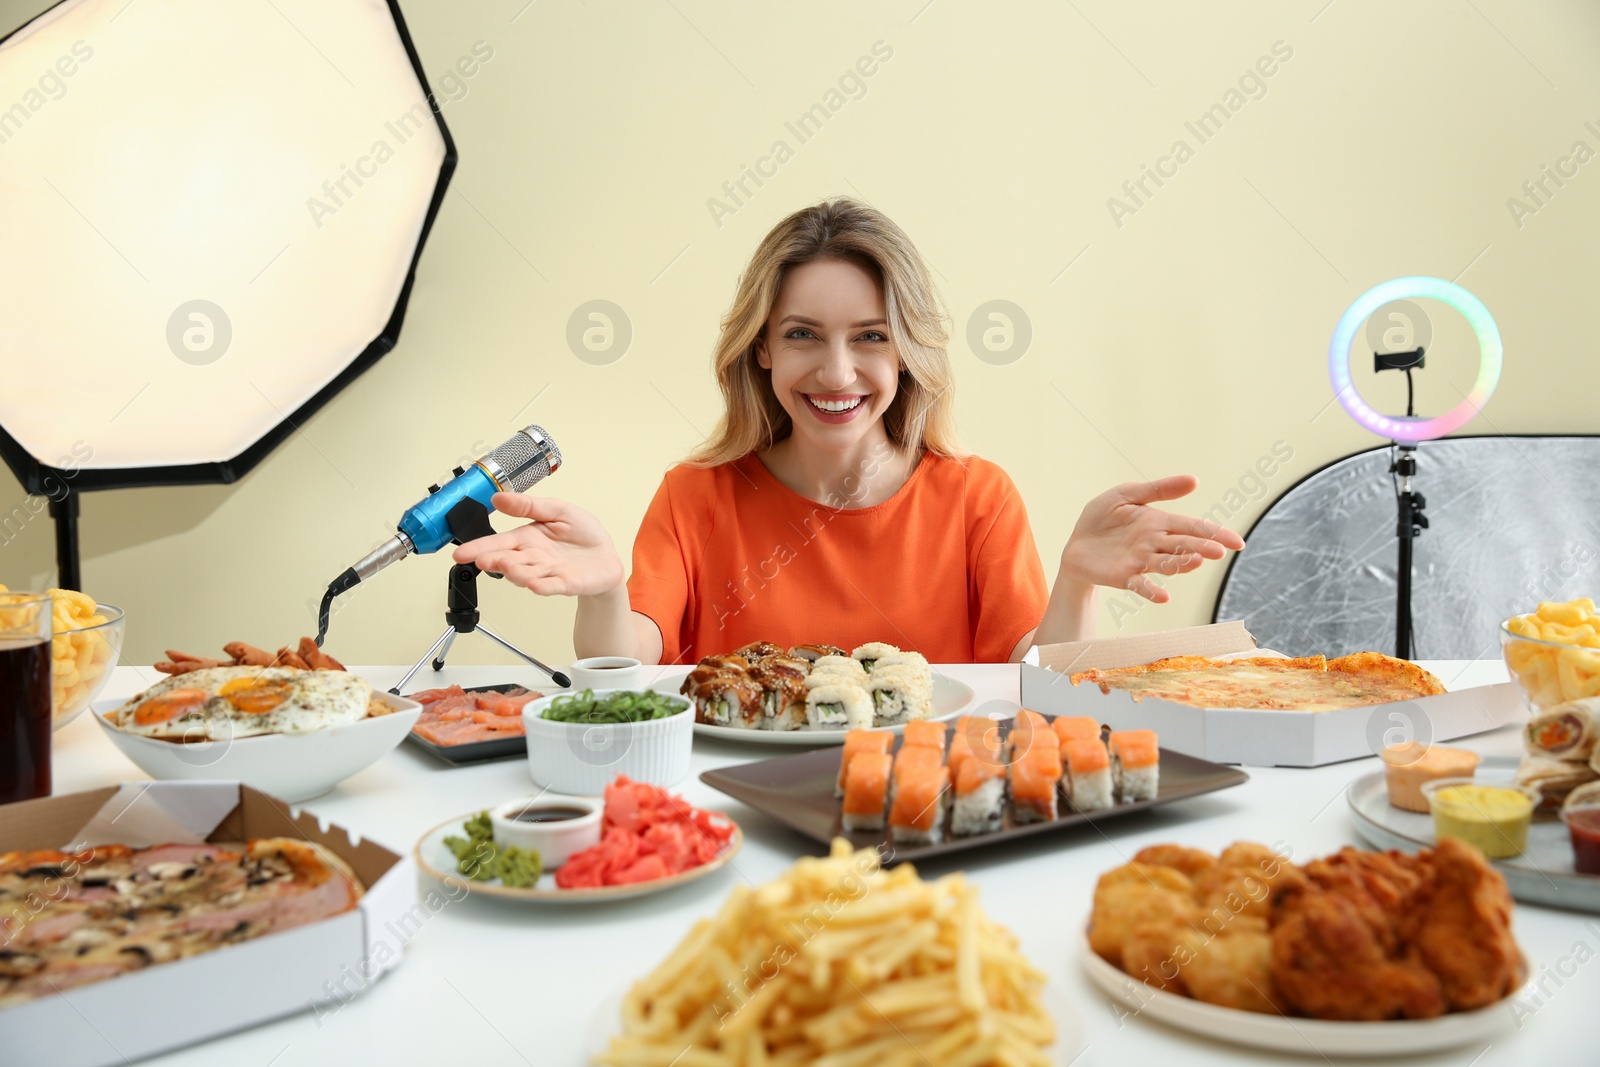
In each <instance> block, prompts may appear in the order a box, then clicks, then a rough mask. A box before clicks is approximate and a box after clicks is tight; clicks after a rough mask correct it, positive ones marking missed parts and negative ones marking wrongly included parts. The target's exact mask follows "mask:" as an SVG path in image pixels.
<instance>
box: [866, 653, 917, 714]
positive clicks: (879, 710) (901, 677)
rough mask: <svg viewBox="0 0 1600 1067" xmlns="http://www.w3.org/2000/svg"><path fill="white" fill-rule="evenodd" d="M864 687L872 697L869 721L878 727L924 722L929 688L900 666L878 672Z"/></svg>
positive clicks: (876, 671) (896, 665) (885, 667)
mask: <svg viewBox="0 0 1600 1067" xmlns="http://www.w3.org/2000/svg"><path fill="white" fill-rule="evenodd" d="M866 685H867V690H868V692H870V693H871V694H872V721H873V722H874V724H876V725H878V726H898V725H900V724H901V723H904V722H911V721H913V720H916V719H926V718H927V717H928V715H929V713H930V711H931V703H932V699H933V689H932V687H931V686H930V685H926V684H924V681H923V679H922V678H921V677H920V676H919V675H918V674H917V673H916V671H914V670H912V669H911V668H909V667H906V666H904V665H903V664H894V665H890V666H884V667H879V668H877V669H876V670H874V671H873V672H872V675H871V677H870V678H869V679H868V681H867V683H866Z"/></svg>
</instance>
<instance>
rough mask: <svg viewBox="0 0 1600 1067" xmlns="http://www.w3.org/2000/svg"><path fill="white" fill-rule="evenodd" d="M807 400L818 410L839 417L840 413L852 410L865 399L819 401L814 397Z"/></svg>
mask: <svg viewBox="0 0 1600 1067" xmlns="http://www.w3.org/2000/svg"><path fill="white" fill-rule="evenodd" d="M806 399H807V400H809V401H811V403H812V405H813V406H814V407H816V408H817V409H818V410H821V411H826V412H828V413H830V414H833V415H837V414H839V413H840V412H844V411H850V410H852V409H853V408H855V407H856V406H857V405H859V404H860V403H861V401H862V399H863V398H862V397H859V396H858V397H854V398H852V399H850V400H818V399H817V398H816V397H814V396H808V397H806Z"/></svg>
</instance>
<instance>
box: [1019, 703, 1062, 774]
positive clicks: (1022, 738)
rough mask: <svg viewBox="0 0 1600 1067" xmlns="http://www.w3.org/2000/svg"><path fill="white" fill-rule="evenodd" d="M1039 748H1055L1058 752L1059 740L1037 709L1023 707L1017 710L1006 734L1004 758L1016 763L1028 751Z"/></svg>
mask: <svg viewBox="0 0 1600 1067" xmlns="http://www.w3.org/2000/svg"><path fill="white" fill-rule="evenodd" d="M1041 748H1050V749H1055V750H1057V752H1058V753H1059V750H1060V748H1061V741H1060V740H1059V739H1058V738H1057V737H1056V734H1055V731H1054V730H1052V729H1051V728H1050V723H1049V720H1047V719H1046V718H1045V717H1044V716H1043V715H1040V714H1039V713H1038V712H1037V711H1029V710H1028V709H1027V708H1023V709H1022V710H1020V711H1018V712H1017V717H1016V720H1015V721H1014V722H1012V724H1011V733H1010V734H1008V735H1007V736H1006V760H1007V761H1008V762H1010V763H1016V762H1017V761H1019V760H1021V759H1023V758H1024V757H1025V756H1027V754H1028V753H1030V752H1032V751H1034V750H1035V749H1041Z"/></svg>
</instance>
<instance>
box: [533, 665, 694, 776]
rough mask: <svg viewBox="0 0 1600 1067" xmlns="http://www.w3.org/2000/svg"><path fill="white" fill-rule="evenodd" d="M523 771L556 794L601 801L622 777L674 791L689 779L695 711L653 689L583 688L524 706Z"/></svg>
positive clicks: (676, 699)
mask: <svg viewBox="0 0 1600 1067" xmlns="http://www.w3.org/2000/svg"><path fill="white" fill-rule="evenodd" d="M522 722H523V725H524V726H525V727H526V729H527V733H528V770H529V772H530V773H531V774H532V775H533V780H534V782H535V783H536V784H538V785H541V786H543V787H544V788H546V789H550V790H553V791H555V792H557V793H570V794H573V795H575V796H599V795H600V794H602V793H603V792H605V788H606V786H608V785H610V784H611V783H612V782H613V781H615V780H616V777H617V775H619V774H625V775H627V776H628V777H629V778H631V779H633V780H634V781H636V782H648V783H649V784H651V785H658V786H661V787H663V788H671V787H672V786H675V785H677V784H678V783H679V782H681V781H683V780H684V779H685V778H687V777H688V776H689V750H690V748H691V746H692V745H693V742H694V711H693V709H692V708H691V707H690V704H689V702H688V701H687V700H684V699H683V698H682V697H676V696H672V695H670V694H667V693H660V692H655V691H653V690H648V689H646V690H635V689H584V690H581V691H579V692H576V693H557V694H554V695H553V696H547V697H541V698H540V699H538V700H532V701H529V702H528V703H527V704H525V705H524V706H523V708H522Z"/></svg>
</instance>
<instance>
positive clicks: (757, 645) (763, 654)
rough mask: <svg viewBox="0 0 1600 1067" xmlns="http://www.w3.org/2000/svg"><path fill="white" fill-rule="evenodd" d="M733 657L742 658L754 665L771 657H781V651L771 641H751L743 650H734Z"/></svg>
mask: <svg viewBox="0 0 1600 1067" xmlns="http://www.w3.org/2000/svg"><path fill="white" fill-rule="evenodd" d="M734 655H736V656H743V657H744V658H745V659H747V660H749V661H750V663H751V664H755V663H758V662H760V661H761V660H764V659H771V658H772V657H773V656H781V655H783V649H782V648H780V647H779V646H777V645H775V644H773V643H772V642H771V641H752V642H750V643H749V644H748V645H745V646H744V647H743V648H741V649H737V650H735V652H734Z"/></svg>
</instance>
